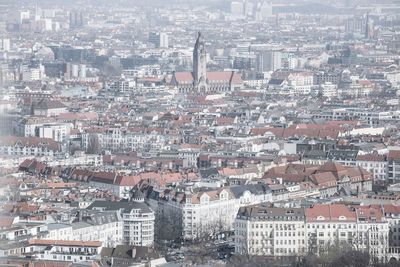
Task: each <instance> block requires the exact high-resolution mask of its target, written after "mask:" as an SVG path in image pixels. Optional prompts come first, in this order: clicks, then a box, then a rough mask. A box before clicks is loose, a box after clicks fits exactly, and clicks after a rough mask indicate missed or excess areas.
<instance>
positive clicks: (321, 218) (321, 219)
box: [317, 215, 325, 221]
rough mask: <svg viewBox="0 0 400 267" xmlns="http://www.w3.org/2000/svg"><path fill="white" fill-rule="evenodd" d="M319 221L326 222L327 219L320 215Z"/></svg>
mask: <svg viewBox="0 0 400 267" xmlns="http://www.w3.org/2000/svg"><path fill="white" fill-rule="evenodd" d="M317 221H325V217H324V216H321V215H320V216H318V217H317Z"/></svg>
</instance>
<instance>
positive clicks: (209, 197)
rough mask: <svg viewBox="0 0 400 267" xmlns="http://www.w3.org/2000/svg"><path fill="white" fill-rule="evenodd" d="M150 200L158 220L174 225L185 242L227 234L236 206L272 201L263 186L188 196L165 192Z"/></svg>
mask: <svg viewBox="0 0 400 267" xmlns="http://www.w3.org/2000/svg"><path fill="white" fill-rule="evenodd" d="M150 201H151V203H152V205H155V207H154V209H157V216H159V219H160V221H164V220H165V221H167V222H169V223H173V224H175V225H177V228H178V229H181V230H182V233H181V236H182V237H183V238H185V239H197V238H203V237H215V236H216V235H218V234H220V233H222V232H224V231H230V230H231V229H233V223H234V219H235V217H236V214H237V211H238V209H239V208H240V207H242V206H245V205H249V204H255V203H262V202H268V201H272V193H271V191H270V190H269V189H268V187H267V186H265V185H246V186H234V187H230V188H229V187H226V188H218V189H213V190H203V191H198V192H192V193H191V192H187V193H184V192H171V191H168V190H167V191H164V192H161V193H160V195H159V197H158V198H157V199H150ZM178 237H179V236H178Z"/></svg>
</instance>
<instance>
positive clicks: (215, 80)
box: [170, 33, 243, 93]
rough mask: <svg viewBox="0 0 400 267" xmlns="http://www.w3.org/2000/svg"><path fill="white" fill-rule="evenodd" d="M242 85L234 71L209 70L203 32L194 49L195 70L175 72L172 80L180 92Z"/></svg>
mask: <svg viewBox="0 0 400 267" xmlns="http://www.w3.org/2000/svg"><path fill="white" fill-rule="evenodd" d="M242 85H243V81H242V78H241V76H240V74H238V73H235V72H234V71H215V72H207V52H206V49H205V45H204V39H203V36H202V34H201V33H198V36H197V40H196V43H195V46H194V49H193V72H174V73H173V75H172V79H171V82H170V86H171V87H174V88H176V89H177V90H178V92H179V93H193V92H198V93H207V92H226V91H233V90H237V89H240V88H241V87H242Z"/></svg>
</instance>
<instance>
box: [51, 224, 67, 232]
mask: <svg viewBox="0 0 400 267" xmlns="http://www.w3.org/2000/svg"><path fill="white" fill-rule="evenodd" d="M67 227H71V224H66V223H49V224H48V225H47V230H49V231H51V230H57V229H62V228H67Z"/></svg>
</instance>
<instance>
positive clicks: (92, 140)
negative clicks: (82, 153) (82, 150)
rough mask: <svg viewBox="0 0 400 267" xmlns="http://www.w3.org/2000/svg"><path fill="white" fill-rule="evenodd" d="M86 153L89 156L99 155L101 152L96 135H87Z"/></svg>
mask: <svg viewBox="0 0 400 267" xmlns="http://www.w3.org/2000/svg"><path fill="white" fill-rule="evenodd" d="M86 152H87V153H89V154H99V153H100V152H101V144H100V142H99V137H98V136H97V134H94V133H90V134H89V136H88V145H87V149H86Z"/></svg>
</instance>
